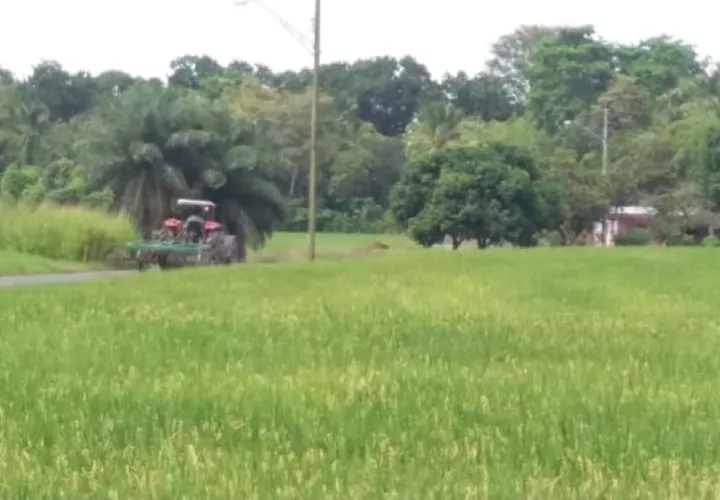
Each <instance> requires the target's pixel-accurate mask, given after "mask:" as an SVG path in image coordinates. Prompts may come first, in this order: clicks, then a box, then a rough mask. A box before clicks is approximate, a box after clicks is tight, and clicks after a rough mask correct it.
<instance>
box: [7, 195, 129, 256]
mask: <svg viewBox="0 0 720 500" xmlns="http://www.w3.org/2000/svg"><path fill="white" fill-rule="evenodd" d="M0 210H1V211H2V214H3V217H2V218H1V219H0V250H15V251H18V252H22V253H27V254H33V255H40V256H43V257H48V258H51V259H59V260H67V261H78V262H93V261H95V262H99V261H102V260H104V259H105V257H106V256H107V255H108V254H109V253H110V251H111V250H112V249H113V248H114V247H115V246H116V245H117V244H118V243H121V242H123V241H127V240H129V239H132V238H133V237H134V233H135V231H134V230H133V226H132V224H131V222H130V221H129V220H128V219H127V218H125V217H122V216H118V215H112V214H108V213H107V212H103V211H97V210H91V209H87V208H74V207H56V206H51V205H41V206H40V207H37V208H32V207H29V206H27V205H0Z"/></svg>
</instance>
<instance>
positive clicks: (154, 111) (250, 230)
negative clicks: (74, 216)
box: [80, 84, 285, 256]
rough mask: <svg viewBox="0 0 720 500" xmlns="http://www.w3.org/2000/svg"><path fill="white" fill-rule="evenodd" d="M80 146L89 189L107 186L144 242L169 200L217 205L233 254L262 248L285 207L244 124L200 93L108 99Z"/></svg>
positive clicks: (136, 92)
mask: <svg viewBox="0 0 720 500" xmlns="http://www.w3.org/2000/svg"><path fill="white" fill-rule="evenodd" d="M86 132H87V139H86V140H85V141H83V143H82V144H81V145H80V149H81V150H82V151H83V152H84V154H85V157H86V160H85V165H87V166H88V167H89V179H90V183H89V184H90V186H91V187H92V188H101V187H110V188H111V189H112V191H113V192H114V193H115V196H116V208H118V209H121V210H123V211H125V212H127V213H128V214H130V215H131V216H132V217H133V218H134V220H135V221H136V223H137V226H138V228H139V229H140V230H141V231H142V233H143V234H144V235H148V233H149V232H150V231H151V230H152V229H153V228H154V227H157V225H158V224H159V223H160V221H161V219H162V218H163V217H164V216H165V215H166V214H167V213H168V211H169V209H170V205H171V203H172V201H173V199H175V198H177V197H179V196H198V197H202V198H205V199H209V200H211V201H213V202H215V203H216V204H217V205H218V207H219V210H218V215H219V217H220V218H221V220H222V222H223V223H224V225H225V226H226V228H227V229H228V230H229V231H230V232H231V234H234V235H236V241H237V243H238V250H239V253H240V255H241V256H244V255H245V245H246V242H247V241H250V242H251V243H253V244H260V243H262V242H263V241H264V239H265V237H267V236H268V235H269V234H271V233H272V230H273V228H274V227H275V225H276V224H277V222H278V221H280V220H281V219H282V218H284V216H285V203H284V200H283V197H282V196H281V195H280V193H279V191H278V190H277V189H276V188H275V186H274V184H273V183H272V182H271V181H270V180H269V179H268V178H267V177H266V176H264V175H263V172H262V170H261V169H260V168H259V165H258V160H257V153H256V151H255V149H254V148H253V147H252V145H251V141H252V137H253V131H252V129H251V128H250V126H249V124H247V123H246V122H244V121H243V120H241V119H240V118H238V117H236V116H234V115H232V114H231V113H230V111H229V110H228V109H227V107H226V106H223V105H222V104H221V103H220V102H213V101H212V100H210V99H208V98H207V97H205V96H203V95H201V94H200V93H198V92H195V91H192V90H187V89H166V88H162V87H158V86H155V85H147V84H138V85H134V86H133V87H131V88H129V89H128V90H126V91H125V92H123V93H122V94H121V95H120V96H118V97H115V98H110V99H108V101H107V102H106V103H105V104H104V105H103V106H101V108H100V111H99V112H98V115H97V116H96V117H94V119H91V120H90V121H89V122H88V123H87V131H86Z"/></svg>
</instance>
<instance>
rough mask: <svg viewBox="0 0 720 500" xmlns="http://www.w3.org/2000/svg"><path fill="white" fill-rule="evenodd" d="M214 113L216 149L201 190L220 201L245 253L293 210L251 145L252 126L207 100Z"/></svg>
mask: <svg viewBox="0 0 720 500" xmlns="http://www.w3.org/2000/svg"><path fill="white" fill-rule="evenodd" d="M207 104H208V106H207V107H206V108H205V109H207V110H209V111H210V112H211V113H212V116H213V135H214V141H213V143H214V144H213V146H214V147H213V151H212V154H211V155H208V157H206V163H205V168H204V170H203V172H202V190H201V191H202V194H203V196H204V197H205V198H208V199H210V200H212V201H213V202H215V203H217V205H218V214H219V217H220V219H221V220H222V222H223V224H224V225H225V227H226V228H227V229H228V230H229V232H230V233H231V234H233V235H235V237H236V242H237V245H238V251H239V253H240V257H241V258H243V259H244V257H245V252H246V245H247V243H250V244H251V245H252V246H253V247H257V246H260V245H262V244H263V243H264V242H265V239H266V238H267V237H268V236H270V235H272V233H273V230H274V229H275V228H276V226H277V224H278V223H279V222H280V221H282V220H284V219H285V218H286V217H287V214H288V207H287V203H286V200H285V198H284V197H283V195H282V194H281V192H280V190H279V189H278V188H277V186H276V185H275V184H274V183H273V181H272V177H271V172H265V171H264V169H263V168H262V165H260V163H259V160H258V154H257V150H256V149H255V148H254V147H253V146H252V140H253V138H254V136H255V133H254V130H253V126H252V125H251V124H250V123H249V122H247V121H246V120H243V119H242V118H240V117H238V116H235V115H233V114H232V113H231V112H230V110H229V109H228V107H227V106H224V105H222V104H221V103H220V102H215V103H207Z"/></svg>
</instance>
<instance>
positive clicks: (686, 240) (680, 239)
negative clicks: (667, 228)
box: [665, 233, 697, 247]
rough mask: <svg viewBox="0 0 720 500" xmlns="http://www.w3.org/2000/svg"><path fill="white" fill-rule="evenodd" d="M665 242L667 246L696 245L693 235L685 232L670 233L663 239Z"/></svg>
mask: <svg viewBox="0 0 720 500" xmlns="http://www.w3.org/2000/svg"><path fill="white" fill-rule="evenodd" d="M665 244H666V245H667V246H669V247H691V246H695V245H697V243H696V242H695V238H694V237H693V235H691V234H685V233H675V234H671V235H670V236H668V237H667V238H666V239H665Z"/></svg>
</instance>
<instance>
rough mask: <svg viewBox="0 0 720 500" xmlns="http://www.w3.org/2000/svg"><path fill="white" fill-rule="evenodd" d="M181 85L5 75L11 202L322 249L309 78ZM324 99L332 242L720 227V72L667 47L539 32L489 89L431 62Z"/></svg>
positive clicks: (364, 70)
mask: <svg viewBox="0 0 720 500" xmlns="http://www.w3.org/2000/svg"><path fill="white" fill-rule="evenodd" d="M170 69H171V74H170V76H169V78H168V81H167V83H164V82H161V81H159V80H150V81H146V80H142V79H139V78H136V77H134V76H132V75H129V74H126V73H124V72H122V71H108V72H105V73H102V74H99V75H89V74H86V73H76V74H72V73H70V72H68V71H66V70H64V69H63V68H62V67H61V66H60V65H59V64H58V63H56V62H52V61H44V62H41V63H40V64H38V65H37V66H36V67H35V68H34V71H33V72H32V74H31V75H30V76H29V77H28V78H26V79H24V80H19V79H16V78H15V77H13V75H11V74H10V73H9V72H7V71H2V70H0V75H1V76H0V175H2V183H1V194H2V196H3V197H4V198H7V199H11V200H20V201H25V202H28V203H33V204H39V203H42V202H52V203H55V204H73V205H77V204H80V205H89V206H93V207H100V208H104V209H122V210H124V211H125V212H127V213H128V214H129V215H130V216H131V217H132V218H133V219H134V220H135V221H136V223H137V224H138V227H139V228H140V229H142V230H147V229H148V228H150V227H152V226H153V225H154V224H156V223H157V221H158V219H159V218H160V217H161V216H162V215H163V213H164V212H165V211H166V210H167V206H168V203H170V201H171V200H172V199H173V198H174V197H176V196H179V195H181V194H183V195H195V196H203V197H208V198H211V199H213V200H214V201H216V202H217V203H218V204H219V205H220V213H221V216H222V217H223V219H224V220H225V221H226V222H227V223H229V224H230V227H231V228H232V229H234V230H237V229H240V228H242V230H243V231H242V232H243V233H244V234H245V235H246V236H248V237H249V238H251V239H252V240H253V241H258V242H259V241H262V239H263V238H264V237H265V236H266V235H268V234H270V233H271V232H272V231H273V230H274V229H279V228H282V229H287V230H303V229H304V228H305V227H306V220H307V210H306V208H305V207H306V197H307V191H308V180H307V178H308V175H307V174H308V162H309V137H310V133H309V126H310V121H309V117H310V106H311V92H310V89H309V85H310V82H311V74H310V71H309V70H303V71H299V72H289V71H288V72H281V73H276V72H273V71H271V70H270V69H269V68H267V67H265V66H262V65H253V64H250V63H248V62H244V61H235V62H232V63H231V64H229V65H228V66H222V65H221V64H219V63H218V62H216V61H214V60H213V59H212V58H210V57H208V56H184V57H181V58H179V59H177V60H175V61H172V63H171V68H170ZM320 81H321V87H322V89H321V90H322V92H321V101H320V123H319V151H318V155H319V156H318V158H319V186H318V190H319V202H320V209H319V220H318V227H319V229H320V230H322V231H345V232H352V231H368V232H369V231H380V230H392V229H408V230H410V231H411V232H412V233H413V234H414V235H416V236H417V238H418V239H419V240H421V241H423V242H429V241H436V240H437V239H439V238H441V237H442V236H445V235H450V236H454V237H455V239H456V240H457V238H459V237H462V239H464V238H473V239H477V241H478V244H479V245H480V246H482V245H484V244H486V243H499V242H503V243H507V242H510V243H521V244H529V243H530V242H531V241H535V240H536V239H537V233H538V231H540V230H545V229H547V230H555V231H556V232H555V234H556V235H557V236H558V237H559V238H560V239H561V240H562V241H563V242H570V241H573V240H575V239H577V238H579V237H581V236H582V235H583V234H584V233H586V232H587V231H589V230H590V228H591V227H592V223H593V222H594V221H597V220H598V219H599V218H601V217H602V215H603V213H605V212H606V211H607V210H608V208H609V207H611V206H613V205H635V204H648V205H652V206H654V207H655V208H656V210H657V215H656V219H657V221H656V222H655V226H656V227H657V228H659V229H658V232H659V233H660V234H661V235H662V236H663V237H667V238H669V237H671V236H673V235H676V234H677V233H682V232H683V230H684V229H685V227H686V226H687V224H688V223H689V222H688V219H689V218H690V217H691V215H692V217H694V218H695V219H697V218H698V217H701V218H702V219H703V220H704V221H705V222H707V223H709V224H710V225H711V226H712V225H713V224H714V213H715V212H716V211H717V210H720V72H718V69H717V67H716V66H714V65H712V64H710V63H708V62H705V61H701V60H699V58H698V56H697V54H696V53H695V51H694V50H693V49H692V47H690V46H688V45H686V44H684V43H682V42H680V41H677V40H673V39H670V38H668V37H657V38H653V39H649V40H644V41H641V42H640V43H638V44H635V45H616V44H610V43H607V42H605V41H603V40H602V39H601V38H600V37H598V36H597V35H596V33H595V32H594V29H593V28H592V27H589V26H580V27H566V28H555V27H542V26H526V27H522V28H519V29H518V30H517V31H516V32H514V33H511V34H508V35H506V36H503V37H502V38H501V39H500V40H498V42H497V43H496V44H495V45H494V47H493V58H492V59H491V60H490V61H488V64H487V70H486V71H484V72H482V73H480V74H477V75H467V74H465V73H462V72H461V73H458V74H455V75H446V76H445V77H444V78H443V79H442V80H441V81H435V80H433V79H432V78H431V75H430V73H429V71H428V69H427V68H426V67H425V66H423V65H422V64H421V63H420V62H418V61H416V60H414V59H413V58H412V57H405V58H403V59H400V60H398V59H395V58H391V57H377V58H374V59H370V60H360V61H356V62H353V63H332V64H327V65H325V66H323V67H322V70H321V78H320ZM605 110H607V116H608V117H609V121H608V124H607V125H608V137H609V142H608V146H609V149H608V157H607V160H608V161H607V175H602V172H601V163H602V149H603V148H602V141H601V136H602V130H603V117H604V116H605ZM511 151H512V153H511ZM508 155H510V156H512V157H510V156H508ZM513 155H514V156H513ZM440 163H443V164H445V166H443V167H442V168H440V167H438V168H439V170H437V171H435V172H434V173H433V174H432V175H430V177H432V179H430V178H424V179H420V180H418V181H417V182H419V184H418V185H410V184H412V182H415V181H413V179H412V178H413V175H414V174H413V172H416V171H418V169H420V170H422V169H423V168H430V169H431V170H432V165H435V166H438V165H439V164H440ZM450 164H452V165H450ZM492 179H496V180H495V181H493V180H492ZM398 181H400V183H399V184H398ZM423 182H424V183H426V184H427V183H430V184H432V185H430V184H428V185H426V186H425V187H423V186H422V183H423ZM408 183H410V184H408ZM502 183H506V184H507V183H509V184H512V186H513V187H512V188H507V189H510V190H511V191H513V192H512V193H509V192H507V189H506V187H503V185H501V184H502ZM396 184H397V187H395V188H394V186H396ZM481 185H482V186H481ZM423 189H425V191H423V194H417V193H416V194H417V196H415V195H413V196H415V198H414V201H412V200H405V202H401V201H399V200H401V199H402V198H403V196H405V195H407V191H408V190H410V191H413V190H415V191H417V190H420V191H422V190H423ZM468 190H471V191H472V193H470V192H468ZM403 192H405V195H404V194H403ZM391 199H394V200H396V203H395V205H396V206H394V207H393V208H392V209H391ZM411 201H412V203H420V205H421V206H420V205H418V206H416V207H410V206H405V207H404V208H403V207H401V206H400V205H402V203H410V204H412V203H411ZM408 210H410V211H408ZM411 212H412V213H411ZM699 214H700V215H699ZM468 218H469V219H468ZM470 219H472V222H469V220H470ZM470 226H472V227H473V229H468V227H470ZM655 226H654V227H655Z"/></svg>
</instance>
